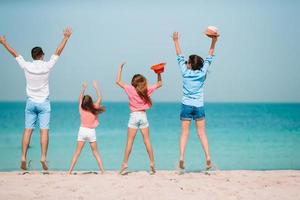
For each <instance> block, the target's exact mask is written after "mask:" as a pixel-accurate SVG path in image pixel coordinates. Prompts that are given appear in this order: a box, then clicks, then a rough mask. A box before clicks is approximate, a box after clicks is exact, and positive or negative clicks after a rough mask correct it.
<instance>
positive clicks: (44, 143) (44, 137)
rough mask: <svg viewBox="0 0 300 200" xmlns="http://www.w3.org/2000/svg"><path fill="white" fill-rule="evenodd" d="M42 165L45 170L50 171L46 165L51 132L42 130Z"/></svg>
mask: <svg viewBox="0 0 300 200" xmlns="http://www.w3.org/2000/svg"><path fill="white" fill-rule="evenodd" d="M40 138H41V139H40V140H41V141H40V142H41V164H42V167H43V169H44V170H48V166H47V163H46V160H47V159H46V158H47V151H48V143H49V130H48V129H41V137H40Z"/></svg>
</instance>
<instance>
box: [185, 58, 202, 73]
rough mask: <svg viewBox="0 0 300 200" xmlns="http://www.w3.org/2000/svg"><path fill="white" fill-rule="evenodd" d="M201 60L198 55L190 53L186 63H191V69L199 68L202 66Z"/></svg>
mask: <svg viewBox="0 0 300 200" xmlns="http://www.w3.org/2000/svg"><path fill="white" fill-rule="evenodd" d="M203 62H204V60H203V58H201V57H200V56H198V55H190V56H189V60H188V62H187V63H188V64H190V65H191V68H192V70H201V69H202V67H203Z"/></svg>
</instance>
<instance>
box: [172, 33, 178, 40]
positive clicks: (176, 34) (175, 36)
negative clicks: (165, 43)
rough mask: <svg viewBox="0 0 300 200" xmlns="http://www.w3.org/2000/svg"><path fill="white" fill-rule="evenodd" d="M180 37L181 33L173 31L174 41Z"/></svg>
mask: <svg viewBox="0 0 300 200" xmlns="http://www.w3.org/2000/svg"><path fill="white" fill-rule="evenodd" d="M178 39H179V33H178V32H174V33H173V41H174V42H176V41H178Z"/></svg>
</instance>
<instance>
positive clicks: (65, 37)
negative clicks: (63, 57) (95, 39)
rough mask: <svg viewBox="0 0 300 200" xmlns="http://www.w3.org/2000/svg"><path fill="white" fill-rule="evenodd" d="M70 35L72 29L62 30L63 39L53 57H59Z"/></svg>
mask: <svg viewBox="0 0 300 200" xmlns="http://www.w3.org/2000/svg"><path fill="white" fill-rule="evenodd" d="M71 35H72V29H71V28H69V27H68V28H66V29H65V30H64V38H63V40H62V41H61V42H60V44H59V46H58V47H57V49H56V51H55V53H54V54H55V55H57V56H60V54H61V53H62V51H63V50H64V48H65V46H66V44H67V42H68V40H69V38H70V37H71Z"/></svg>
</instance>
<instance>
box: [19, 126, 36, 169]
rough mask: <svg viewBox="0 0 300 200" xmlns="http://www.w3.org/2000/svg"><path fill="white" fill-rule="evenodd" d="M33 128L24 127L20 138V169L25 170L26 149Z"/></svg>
mask: <svg viewBox="0 0 300 200" xmlns="http://www.w3.org/2000/svg"><path fill="white" fill-rule="evenodd" d="M32 131H33V129H29V128H25V129H24V133H23V139H22V156H21V169H23V170H27V163H26V161H27V150H28V146H29V144H30V139H31V135H32Z"/></svg>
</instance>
